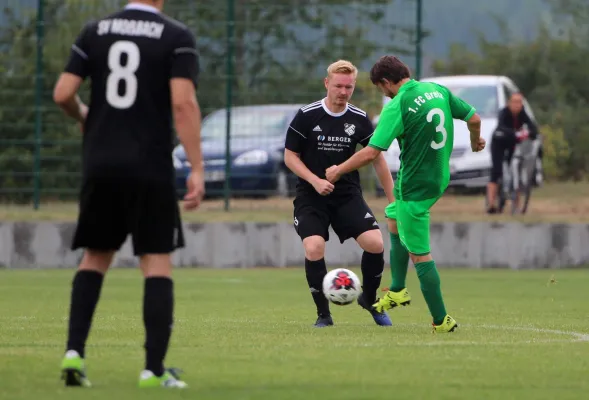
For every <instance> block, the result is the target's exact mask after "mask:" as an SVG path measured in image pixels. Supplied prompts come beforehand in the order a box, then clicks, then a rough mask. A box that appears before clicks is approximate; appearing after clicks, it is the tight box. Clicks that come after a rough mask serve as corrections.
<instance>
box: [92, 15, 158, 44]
mask: <svg viewBox="0 0 589 400" xmlns="http://www.w3.org/2000/svg"><path fill="white" fill-rule="evenodd" d="M164 28H165V25H164V24H160V23H159V22H153V21H136V20H133V19H121V18H115V19H112V20H110V19H105V20H103V21H100V23H99V24H98V35H99V36H104V35H107V34H109V33H110V34H113V35H122V36H145V37H148V38H151V39H160V38H161V37H162V34H163V33H164Z"/></svg>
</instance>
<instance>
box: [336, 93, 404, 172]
mask: <svg viewBox="0 0 589 400" xmlns="http://www.w3.org/2000/svg"><path fill="white" fill-rule="evenodd" d="M403 131H404V127H403V118H402V114H401V102H400V98H395V99H393V100H392V101H391V102H390V103H388V104H387V105H386V106H385V108H384V109H383V111H382V113H381V115H380V120H379V122H378V126H377V127H376V130H375V131H374V134H373V135H372V137H371V138H370V142H369V143H368V146H367V147H365V148H363V149H362V150H360V151H359V152H357V153H356V154H354V155H353V156H352V157H350V158H349V159H348V160H346V162H344V163H342V164H340V165H334V166H332V167H330V168H329V169H328V170H327V171H326V177H327V180H328V181H330V182H336V181H337V180H338V179H339V178H340V177H341V176H342V175H344V174H347V173H350V172H352V171H355V170H357V169H359V168H362V167H363V166H365V165H368V164H370V163H371V162H373V161H374V160H376V158H377V157H378V156H379V155H380V153H381V152H382V151H387V150H388V148H389V147H390V146H391V144H392V143H393V140H395V138H397V137H398V136H400V135H401V134H402V133H403ZM389 174H390V172H389Z"/></svg>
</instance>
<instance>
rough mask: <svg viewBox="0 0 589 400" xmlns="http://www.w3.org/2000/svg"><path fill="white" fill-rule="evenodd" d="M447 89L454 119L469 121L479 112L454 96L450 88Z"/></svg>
mask: <svg viewBox="0 0 589 400" xmlns="http://www.w3.org/2000/svg"><path fill="white" fill-rule="evenodd" d="M445 89H446V95H447V96H448V102H449V103H450V111H451V112H452V118H454V119H460V120H462V121H468V120H469V119H470V117H472V116H473V115H474V113H475V112H476V111H477V110H476V109H475V108H474V107H473V106H471V105H470V104H468V103H467V102H466V101H464V100H462V99H461V98H460V97H458V96H454V94H452V92H451V91H450V90H449V89H448V88H445Z"/></svg>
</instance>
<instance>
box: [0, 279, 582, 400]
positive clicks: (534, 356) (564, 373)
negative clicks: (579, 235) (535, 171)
mask: <svg viewBox="0 0 589 400" xmlns="http://www.w3.org/2000/svg"><path fill="white" fill-rule="evenodd" d="M356 271H357V270H356ZM357 272H358V271H357ZM553 274H554V279H555V281H556V282H555V283H550V280H551V278H552V275H553ZM72 276H73V271H71V270H53V271H46V270H29V271H18V270H3V271H0V360H1V362H0V382H1V384H0V398H2V399H11V400H16V399H25V400H29V399H30V400H33V399H35V400H36V399H43V400H52V399H59V400H67V399H81V398H84V399H135V398H141V399H158V400H159V399H162V398H166V399H180V398H182V399H256V400H260V399H272V400H276V399H280V400H288V399H305V400H311V399H320V400H324V399H325V400H326V399H391V398H402V399H426V398H430V399H432V398H433V399H454V400H456V399H469V400H470V399H477V400H482V399H518V400H527V399H530V400H531V399H534V400H538V399H551V400H552V399H555V398H558V399H559V400H565V399H581V398H585V397H584V396H587V393H589V379H587V371H588V370H589V311H588V308H587V295H586V293H587V279H586V276H587V270H558V271H550V270H542V271H509V270H459V269H443V270H441V277H442V282H443V290H444V292H445V295H446V302H447V306H448V310H449V312H450V313H451V315H453V316H454V317H455V318H456V319H457V320H458V322H459V324H460V328H459V329H458V331H457V332H455V333H453V334H446V335H440V334H437V335H434V334H432V333H431V329H430V326H429V324H430V321H429V317H428V312H427V308H426V305H425V303H424V301H423V299H422V297H421V294H420V292H419V284H418V282H417V280H416V278H415V273H414V270H413V269H411V270H410V271H409V281H408V286H409V289H410V290H411V291H412V294H413V298H414V301H413V304H412V305H411V306H409V307H405V308H403V309H400V310H396V311H393V312H391V316H392V318H393V321H394V324H395V325H394V326H393V327H389V328H382V327H377V326H375V325H374V324H373V322H372V319H371V318H370V316H369V315H368V313H366V312H365V311H363V310H361V309H360V308H359V307H358V306H357V305H350V306H346V307H335V306H334V307H332V311H333V314H334V319H335V322H336V326H334V327H330V328H325V329H316V328H312V327H311V324H312V323H313V322H314V320H315V315H314V307H313V306H312V300H311V298H310V295H309V292H308V289H307V287H306V284H305V278H304V271H303V270H302V269H276V270H274V269H256V270H201V269H194V270H178V271H176V272H175V277H176V296H177V297H176V323H175V330H174V336H173V338H172V347H171V350H170V352H169V356H168V365H169V366H178V367H180V368H182V369H184V371H185V374H184V375H183V377H184V378H185V380H186V381H187V382H188V383H189V385H190V388H189V389H188V390H187V391H185V392H179V391H175V392H170V393H165V394H163V393H162V392H161V390H155V391H147V392H141V393H140V392H139V390H138V389H136V383H137V378H138V374H139V372H140V370H141V369H142V367H143V351H142V347H141V346H142V340H143V326H142V320H141V315H140V310H141V296H142V286H143V285H142V279H141V278H140V274H139V272H138V271H137V270H115V271H113V272H112V273H111V275H109V276H108V278H107V279H106V281H105V287H104V290H103V292H102V300H101V303H100V305H99V307H98V311H97V315H96V318H95V326H94V329H93V331H92V333H91V337H90V345H89V347H88V349H87V353H88V372H89V376H90V379H91V380H92V382H93V384H94V388H92V389H89V390H86V391H85V392H84V394H83V395H82V394H81V393H80V390H83V389H74V390H72V389H69V390H68V389H66V388H64V387H63V386H62V382H61V381H59V380H58V377H59V363H60V361H61V356H62V354H63V346H64V340H65V336H64V335H65V331H66V316H67V311H68V310H67V309H68V297H69V292H70V282H71V278H72ZM388 283H389V278H388V273H387V275H386V278H385V279H383V285H386V284H388ZM81 396H83V397H81ZM162 396H165V397H162Z"/></svg>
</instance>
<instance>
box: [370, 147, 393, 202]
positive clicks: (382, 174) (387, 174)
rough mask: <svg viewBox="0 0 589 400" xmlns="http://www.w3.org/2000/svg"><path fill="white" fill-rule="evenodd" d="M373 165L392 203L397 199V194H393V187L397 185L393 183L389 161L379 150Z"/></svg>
mask: <svg viewBox="0 0 589 400" xmlns="http://www.w3.org/2000/svg"><path fill="white" fill-rule="evenodd" d="M372 165H373V166H374V171H375V172H376V177H377V178H378V180H379V182H380V184H381V185H382V188H383V190H384V192H385V195H386V196H387V200H388V202H389V203H392V202H393V201H395V196H394V195H393V189H394V187H395V185H394V183H393V176H392V175H391V171H390V170H389V166H388V164H387V161H386V160H385V158H384V155H383V154H382V153H381V152H379V154H378V156H377V157H376V159H375V160H374V162H373V163H372Z"/></svg>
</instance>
